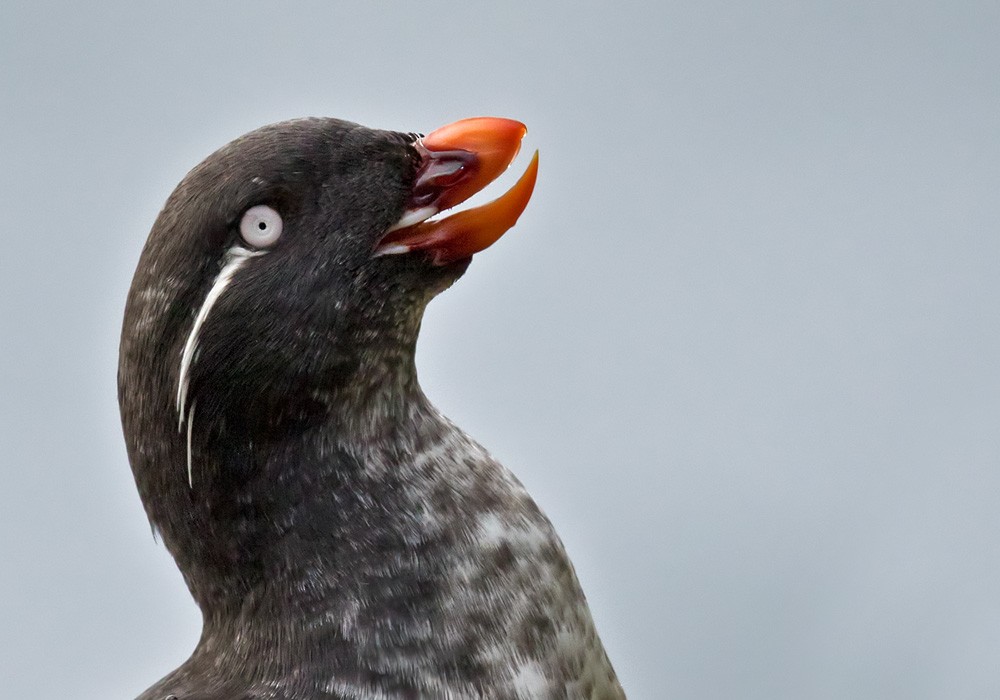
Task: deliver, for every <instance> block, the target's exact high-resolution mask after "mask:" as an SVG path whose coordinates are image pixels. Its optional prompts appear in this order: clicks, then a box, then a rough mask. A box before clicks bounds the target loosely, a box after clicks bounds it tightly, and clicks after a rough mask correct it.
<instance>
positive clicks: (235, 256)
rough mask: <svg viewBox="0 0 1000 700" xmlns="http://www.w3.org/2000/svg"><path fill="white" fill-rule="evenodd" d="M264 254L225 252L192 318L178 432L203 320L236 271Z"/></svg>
mask: <svg viewBox="0 0 1000 700" xmlns="http://www.w3.org/2000/svg"><path fill="white" fill-rule="evenodd" d="M266 252H267V251H264V250H247V249H246V248H243V247H242V246H233V247H232V248H230V249H229V250H228V251H226V257H225V263H224V264H223V266H222V269H221V270H220V271H219V274H218V276H217V277H216V278H215V281H214V282H212V287H211V288H210V289H209V290H208V294H206V295H205V301H203V302H202V303H201V308H200V309H198V314H197V315H196V316H195V317H194V323H193V324H192V326H191V332H190V333H188V337H187V340H186V341H185V343H184V349H183V350H182V351H181V368H180V373H179V375H178V380H177V414H178V422H177V429H178V431H179V430H180V429H181V428H182V427H183V425H184V417H185V410H186V408H187V394H188V384H189V382H190V374H191V365H192V364H193V363H194V357H195V353H196V351H197V350H198V334H199V332H201V328H202V326H203V325H204V324H205V319H207V318H208V313H209V312H210V311H211V310H212V307H213V306H215V302H216V301H218V300H219V297H220V296H222V293H223V292H224V291H226V287H228V286H229V283H230V282H232V280H233V275H235V274H236V271H237V270H239V269H240V268H241V267H242V266H243V265H244V264H245V263H246V261H247V260H249V259H250V258H255V257H257V256H258V255H264V254H265V253H266Z"/></svg>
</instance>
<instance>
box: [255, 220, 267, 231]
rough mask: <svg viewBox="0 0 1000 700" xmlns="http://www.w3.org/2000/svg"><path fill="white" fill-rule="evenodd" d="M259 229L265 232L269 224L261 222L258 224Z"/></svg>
mask: <svg viewBox="0 0 1000 700" xmlns="http://www.w3.org/2000/svg"><path fill="white" fill-rule="evenodd" d="M257 228H259V229H260V230H261V231H263V230H264V229H266V228H267V224H265V223H264V222H263V221H261V222H259V223H258V224H257Z"/></svg>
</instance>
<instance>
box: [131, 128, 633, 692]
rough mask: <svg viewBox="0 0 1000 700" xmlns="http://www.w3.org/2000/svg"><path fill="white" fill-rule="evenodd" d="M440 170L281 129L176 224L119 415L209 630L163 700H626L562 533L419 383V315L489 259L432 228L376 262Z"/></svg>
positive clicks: (149, 498) (216, 166)
mask: <svg viewBox="0 0 1000 700" xmlns="http://www.w3.org/2000/svg"><path fill="white" fill-rule="evenodd" d="M498 121H499V120H498ZM436 133H437V132H436ZM428 138H430V137H428ZM449 138H451V136H450V133H449ZM518 140H519V136H518ZM515 150H516V149H515ZM510 157H513V156H512V155H510ZM508 160H509V159H508ZM439 161H440V162H439ZM429 163H430V164H431V166H433V167H439V169H440V170H441V172H445V170H446V169H444V166H441V165H440V164H441V163H445V165H447V164H448V163H450V161H447V159H446V158H445V157H444V156H438V155H437V154H434V153H428V151H427V149H426V148H424V146H423V142H422V141H421V140H419V139H418V138H417V137H416V136H415V135H414V134H399V133H394V132H387V131H377V130H372V129H367V128H364V127H361V126H358V125H355V124H351V123H348V122H343V121H338V120H333V119H307V120H298V121H292V122H286V123H282V124H276V125H273V126H269V127H265V128H262V129H259V130H257V131H254V132H252V133H250V134H247V135H246V136H243V137H242V138H240V139H237V140H236V141H234V142H233V143H231V144H229V145H227V146H225V147H224V148H222V149H221V150H219V151H217V152H216V153H215V154H213V155H212V156H210V157H209V158H208V159H206V160H205V161H204V162H203V163H201V164H200V165H199V166H197V167H196V168H195V169H194V170H192V171H191V172H190V173H189V174H188V175H187V177H185V178H184V180H183V181H182V182H181V183H180V185H179V186H178V187H177V189H176V190H175V191H174V192H173V194H172V195H171V196H170V198H169V199H168V201H167V203H166V206H165V207H164V209H163V211H162V212H161V213H160V216H159V217H158V218H157V220H156V223H155V225H154V226H153V229H152V232H151V233H150V236H149V239H148V241H147V243H146V247H145V249H144V250H143V253H142V257H141V259H140V261H139V265H138V269H137V270H136V273H135V278H134V280H133V283H132V288H131V291H130V293H129V298H128V303H127V307H126V311H125V321H124V327H123V331H122V341H121V358H120V365H119V401H120V404H121V412H122V422H123V426H124V431H125V437H126V443H127V447H128V453H129V459H130V461H131V465H132V469H133V472H134V474H135V479H136V484H137V486H138V489H139V493H140V495H141V497H142V501H143V504H144V505H145V508H146V512H147V514H148V515H149V519H150V521H151V523H152V524H153V527H154V528H155V529H156V530H157V531H158V532H159V533H160V534H161V536H162V539H163V541H164V543H165V544H166V546H167V548H168V549H169V550H170V552H171V554H172V555H173V556H174V558H175V560H176V561H177V565H178V566H179V567H180V570H181V572H182V573H183V575H184V578H185V581H186V582H187V585H188V587H189V588H190V590H191V593H192V595H193V596H194V598H195V600H196V601H197V603H198V605H199V606H200V607H201V610H202V612H203V614H204V629H203V632H202V637H201V640H200V642H199V644H198V647H197V648H196V649H195V651H194V653H193V655H192V656H191V658H190V659H189V660H188V661H187V662H185V663H184V664H183V665H182V666H181V667H180V668H178V669H177V670H175V671H174V672H172V673H170V674H169V675H168V676H167V677H165V678H164V679H163V680H161V681H160V682H159V683H157V684H156V685H155V686H153V687H152V688H150V689H149V690H148V691H147V692H146V693H144V694H143V695H142V696H140V697H141V698H142V699H144V700H145V699H151V700H161V699H162V698H166V697H168V696H170V695H173V696H176V697H177V698H178V699H179V700H195V699H199V700H200V699H206V700H207V699H208V698H213V699H237V698H247V699H250V698H254V699H256V698H272V699H275V700H279V699H280V700H292V699H299V698H302V699H305V698H310V699H315V698H329V699H333V698H438V697H456V698H465V697H496V698H514V697H553V698H620V697H624V696H623V693H622V691H621V687H620V686H619V685H618V682H617V680H616V679H615V675H614V671H613V670H612V668H611V665H610V663H609V662H608V660H607V657H606V655H605V653H604V651H603V648H602V646H601V643H600V641H599V639H598V637H597V633H596V632H595V630H594V626H593V622H592V620H591V617H590V613H589V611H588V609H587V605H586V602H585V599H584V597H583V594H582V592H581V591H580V588H579V585H578V583H577V581H576V577H575V575H574V573H573V569H572V566H571V565H570V563H569V561H568V559H567V558H566V555H565V552H564V551H563V547H562V544H561V543H560V541H559V539H558V537H557V536H556V535H555V533H554V532H553V530H552V527H551V525H550V524H549V522H548V520H547V519H546V518H545V516H544V515H543V514H542V513H541V512H540V511H539V510H538V508H537V507H536V505H535V504H534V502H533V501H532V500H531V498H530V497H529V496H528V495H527V493H526V492H525V491H524V489H523V487H522V486H521V485H520V483H519V482H518V481H517V480H516V479H515V478H514V477H513V476H512V475H511V474H510V473H509V472H508V471H507V470H506V469H504V468H503V467H502V466H501V465H500V464H498V463H497V462H496V461H494V460H493V459H492V458H491V457H490V456H489V455H488V454H487V453H486V451H485V450H483V448H482V447H480V446H479V445H478V444H476V443H475V442H474V441H473V440H472V439H470V438H469V437H468V436H466V435H465V434H464V433H462V432H461V431H460V430H459V429H458V428H456V427H455V426H454V425H452V424H451V423H450V422H448V420H447V419H445V418H444V417H443V416H442V415H441V414H440V413H438V412H437V410H435V409H434V407H433V406H432V405H431V404H430V403H429V402H428V400H427V399H426V398H425V396H424V395H423V393H422V392H421V390H420V387H419V385H418V383H417V377H416V371H415V368H414V349H415V344H416V339H417V333H418V330H419V327H420V320H421V316H422V314H423V311H424V308H425V306H426V304H427V303H428V302H429V301H430V299H431V298H433V297H434V296H435V295H436V294H438V293H439V292H441V291H442V290H444V289H446V288H447V287H448V286H450V285H451V284H452V283H453V282H454V281H455V280H456V279H458V278H459V277H460V276H461V275H462V273H463V272H464V271H465V269H466V268H467V266H468V262H469V257H468V255H465V257H459V258H458V259H455V260H450V257H456V256H458V255H459V254H460V253H448V255H443V254H442V253H441V250H443V248H442V247H441V245H443V244H440V243H438V242H436V239H435V241H432V243H428V244H427V245H424V246H423V247H422V248H421V246H420V245H418V242H419V241H420V240H423V238H427V236H428V235H429V234H427V233H426V231H429V230H430V227H432V226H436V225H432V224H430V223H428V224H418V225H417V226H416V227H410V228H406V229H404V230H403V232H402V233H401V234H396V237H395V238H394V239H393V240H397V241H403V242H404V243H405V244H406V246H407V247H405V250H411V252H408V253H406V252H405V251H404V254H384V255H378V254H375V251H376V250H378V252H390V253H399V252H400V250H403V248H399V244H398V243H397V244H396V247H397V248H398V249H392V250H389V249H388V247H387V244H386V243H384V239H385V236H386V232H387V231H388V230H389V229H390V228H391V227H393V225H394V224H396V222H397V221H399V220H400V218H401V217H402V216H404V214H407V213H409V212H412V211H413V210H414V209H415V208H419V205H423V204H425V203H426V202H427V201H431V200H433V201H438V202H439V203H440V202H443V201H444V199H445V198H446V194H447V193H449V192H450V193H452V194H455V193H456V192H458V191H459V189H460V185H454V184H453V183H452V182H451V181H450V180H448V179H447V178H443V176H441V177H439V175H440V173H438V171H434V170H433V168H431V169H429V168H430V166H429V165H428V164H429ZM503 165H506V163H504V164H503ZM429 172H430V175H428V173H429ZM446 174H447V173H446ZM447 177H453V176H452V175H450V174H447ZM435 178H437V179H435ZM442 178H443V179H442ZM490 179H492V178H490ZM442 183H443V184H442ZM483 184H484V183H477V186H483ZM456 188H457V189H456ZM442 192H444V193H446V194H441V193H442ZM468 194H470V193H463V195H464V196H461V197H458V195H457V194H455V197H453V198H458V199H464V197H466V196H468ZM528 194H529V195H530V187H529V189H528ZM434 197H438V200H434ZM429 198H430V199H429ZM526 201H527V199H526V197H525V198H524V202H525V203H526ZM451 203H452V202H448V203H447V205H448V206H450V205H451ZM256 205H266V207H268V208H269V209H268V211H274V212H278V214H280V217H281V220H282V221H283V229H281V232H280V238H278V240H277V242H276V243H274V244H273V245H268V246H266V247H262V248H260V249H257V248H255V247H254V246H252V245H248V244H247V242H246V240H244V239H245V236H242V234H241V226H242V225H243V221H242V219H241V217H243V215H244V212H246V211H247V210H248V209H250V208H251V207H254V206H256ZM522 207H523V205H522ZM442 208H445V207H442ZM517 213H519V210H518V212H517ZM477 216H479V217H480V218H482V217H485V216H486V215H485V214H484V215H481V216H480V215H478V214H476V215H473V214H470V215H469V216H468V217H466V218H467V219H469V220H470V221H471V220H472V219H475V218H476V217H477ZM490 216H494V215H493V214H490ZM514 219H516V213H515V214H514ZM477 222H478V219H477ZM510 223H511V224H512V223H513V221H511V222H510ZM462 224H463V225H467V222H466V220H465V219H463V220H462ZM475 225H477V226H479V225H480V224H479V223H476V224H475ZM420 227H425V228H420ZM261 229H262V230H263V229H264V225H263V224H261ZM435 235H439V234H435ZM449 235H451V236H452V238H453V239H454V240H458V238H457V236H458V234H449ZM497 235H499V234H497ZM241 236H242V237H241ZM385 240H388V239H385ZM415 241H416V242H415ZM380 243H382V247H381V248H379V247H378V246H379V244H380ZM478 245H482V244H477V247H476V248H475V249H477V250H478V249H479V248H478ZM486 245H488V243H486ZM449 250H459V251H461V250H464V249H462V248H461V246H459V247H458V248H454V246H453V248H452V249H449ZM466 252H467V251H466ZM463 254H464V253H463Z"/></svg>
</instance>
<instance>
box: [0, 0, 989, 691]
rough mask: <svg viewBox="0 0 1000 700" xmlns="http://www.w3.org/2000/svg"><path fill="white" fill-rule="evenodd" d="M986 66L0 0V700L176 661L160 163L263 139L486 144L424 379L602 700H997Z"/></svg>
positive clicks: (321, 15) (880, 37)
mask: <svg viewBox="0 0 1000 700" xmlns="http://www.w3.org/2000/svg"><path fill="white" fill-rule="evenodd" d="M998 37H1000V11H998V5H997V4H996V3H981V4H979V3H972V2H967V3H946V2H936V3H935V2H914V3H870V2H837V3H834V2H828V3H815V4H812V3H799V2H766V3H756V4H754V3H714V2H691V3H684V4H670V5H668V4H666V3H652V2H649V3H643V4H625V3H617V4H616V3H600V4H598V3H585V2H584V3H581V2H574V3H561V4H556V3H551V4H543V3H540V2H535V3H491V4H488V5H486V4H479V3H473V2H464V3H406V4H404V3H399V4H395V5H382V4H379V3H362V2H352V3H350V4H348V3H337V2H331V1H325V2H302V3H295V4H294V5H289V6H288V7H287V8H286V9H282V10H277V9H274V7H273V3H262V2H260V3H257V2H240V3H231V4H213V5H212V6H211V7H205V6H203V4H202V3H161V4H158V5H153V4H151V3H150V4H147V3H126V2H121V3H65V4H62V5H58V4H56V5H52V4H47V3H42V2H30V3H28V2H11V0H5V1H4V3H3V4H2V6H0V86H2V93H0V118H2V124H0V126H2V128H0V205H2V211H3V217H2V219H0V236H2V239H0V241H2V247H0V324H2V326H0V398H2V401H0V468H2V486H0V533H2V535H0V696H2V697H4V698H56V697H73V698H126V697H132V696H133V695H135V694H136V693H138V692H139V691H141V690H142V689H143V688H145V687H146V686H147V685H149V684H151V683H152V682H153V681H155V680H156V679H158V678H159V677H160V676H161V675H162V674H163V673H165V672H166V671H168V670H169V669H171V668H172V667H173V666H175V665H176V664H178V663H179V662H180V661H182V660H183V659H184V658H185V657H186V656H187V654H188V653H189V651H190V650H191V648H192V647H193V645H194V643H195V641H196V638H197V634H198V630H199V628H200V618H199V615H198V612H197V610H196V608H195V606H194V605H193V603H192V602H191V601H190V599H189V596H188V593H187V591H186V589H185V587H184V584H183V582H182V580H181V578H180V576H179V574H178V573H177V571H176V570H175V568H174V566H173V562H172V561H171V560H170V558H169V555H168V554H167V553H166V551H165V550H164V549H163V548H162V546H159V545H156V544H154V542H153V540H152V538H151V536H150V531H149V528H148V526H147V523H146V521H145V517H144V515H143V512H142V509H141V506H140V503H139V499H138V497H137V495H136V493H135V490H134V486H133V483H132V478H131V475H130V472H129V469H128V466H127V462H126V459H125V454H124V449H123V444H122V439H121V436H120V428H119V425H118V415H117V406H116V400H115V363H116V352H117V342H118V329H119V323H120V317H121V312H122V307H123V303H124V298H125V294H126V290H127V288H128V284H129V281H130V277H131V274H132V270H133V268H134V265H135V262H136V260H137V257H138V254H139V249H140V247H141V245H142V243H143V240H144V238H145V236H146V232H147V231H148V230H149V226H150V225H151V223H152V221H153V219H154V217H155V215H156V213H157V211H158V210H159V207H160V206H161V204H162V202H163V201H164V199H165V198H166V196H167V195H168V194H169V192H170V190H171V189H172V188H173V186H174V185H175V184H176V182H177V181H178V180H179V179H180V178H181V177H182V176H183V175H184V173H185V172H186V171H187V169H188V168H190V167H192V166H193V165H195V164H196V163H197V162H198V161H199V160H201V158H203V157H204V156H205V155H207V154H208V153H209V152H211V151H212V150H214V149H215V148H216V147H217V146H219V145H221V144H222V143H224V142H226V141H228V140H229V139H231V138H233V137H235V136H237V135H239V134H240V133H243V132H245V131H248V130H250V129H252V128H254V127H256V126H259V125H261V124H264V123H268V122H272V121H277V120H280V119H285V118H289V117H295V116H304V115H332V116H339V117H344V118H348V119H352V120H354V121H359V122H362V123H365V124H369V125H372V126H379V127H385V128H396V129H400V130H404V131H410V130H414V131H416V130H419V131H429V130H431V129H433V128H434V127H436V126H439V125H442V124H445V123H447V122H450V121H452V120H455V119H458V118H461V117H465V116H473V115H478V114H495V115H503V116H511V117H515V118H518V119H520V120H522V121H524V122H526V123H527V124H528V125H529V128H530V132H529V135H528V137H527V141H526V146H527V147H529V148H539V149H541V170H540V178H539V181H538V187H537V189H536V192H535V196H534V200H533V201H532V203H531V205H530V207H529V208H528V210H527V212H526V214H525V215H524V217H523V219H522V221H521V223H520V224H519V225H518V227H517V228H516V229H514V230H513V231H512V232H510V233H509V234H508V235H507V236H506V237H505V238H504V239H503V240H502V241H500V243H498V244H497V245H496V246H494V247H493V248H492V249H491V250H489V251H487V252H486V253H484V254H482V255H480V256H478V257H477V260H476V262H475V263H474V265H473V266H472V268H471V270H470V272H469V274H468V275H467V276H466V277H465V279H464V280H463V281H462V282H461V283H460V284H458V285H457V286H456V287H454V288H453V289H452V290H450V291H449V292H448V293H447V294H445V295H443V296H442V297H441V298H439V299H438V300H437V301H435V302H434V304H432V306H431V308H430V310H429V313H428V316H427V319H426V322H425V327H424V332H423V335H422V338H421V342H420V346H419V353H418V354H419V357H418V363H419V368H420V372H421V378H422V382H423V384H424V387H425V389H426V391H427V393H428V394H429V395H430V396H431V397H432V399H434V400H435V401H436V402H437V403H438V405H439V406H440V407H441V408H442V409H443V410H444V411H445V412H446V413H447V414H449V415H450V416H451V417H453V418H454V419H455V420H456V421H457V422H458V423H459V424H461V425H463V426H464V427H465V428H466V429H467V430H469V432H471V433H472V434H473V435H475V436H476V437H477V438H478V439H480V440H481V441H482V442H483V443H484V444H485V445H487V447H489V448H490V449H491V450H492V451H493V452H494V453H495V454H496V455H497V456H498V457H499V458H500V459H501V460H502V461H503V462H504V463H506V464H507V465H508V466H509V467H511V468H512V469H513V470H514V471H515V472H516V473H517V474H518V475H519V476H520V477H521V478H522V479H523V481H524V482H526V484H527V485H528V487H529V489H530V490H531V491H532V492H533V493H534V494H535V496H536V498H537V499H538V501H539V502H540V503H541V504H542V506H543V507H544V508H545V509H546V510H547V512H548V513H549V515H550V516H551V517H552V519H553V520H554V521H555V523H556V526H557V527H558V528H559V530H560V532H561V533H562V536H563V538H564V539H565V541H566V544H567V547H568V548H569V550H570V553H571V554H572V555H573V557H574V560H575V562H576V565H577V568H578V571H579V574H580V578H581V579H582V581H583V584H584V587H585V589H586V591H587V593H588V596H589V599H590V602H591V605H592V608H593V611H594V615H595V617H596V619H597V622H598V626H599V628H600V630H601V631H602V634H603V637H604V641H605V643H606V645H607V648H608V652H609V654H610V655H611V657H612V659H613V661H614V662H615V665H616V666H617V669H618V672H619V674H620V676H621V679H622V682H623V684H624V686H625V688H626V689H627V690H628V691H629V692H630V695H631V696H632V697H633V698H660V697H667V696H671V697H678V698H902V697H906V698H985V697H1000V551H998V549H1000V548H998V544H997V543H998V537H1000V507H998V505H1000V492H998V490H1000V469H998V468H1000V438H998V431H997V428H998V425H997V423H998V418H1000V391H998V390H1000V363H998V360H997V358H998V350H1000V327H998V322H997V301H998V299H1000V281H998V280H1000V275H998V265H1000V237H998V223H1000V204H998V193H1000V135H998V134H1000V39H998ZM525 163H526V156H522V158H521V159H520V160H519V161H518V163H517V164H516V165H515V169H520V168H523V166H524V164H525ZM518 172H519V170H518ZM518 172H508V173H507V174H506V175H505V178H504V180H503V182H502V183H501V184H508V185H509V184H510V183H512V182H513V179H514V178H515V177H516V175H517V174H518ZM499 191H500V187H496V188H491V189H490V193H491V194H496V193H497V192H499Z"/></svg>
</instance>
